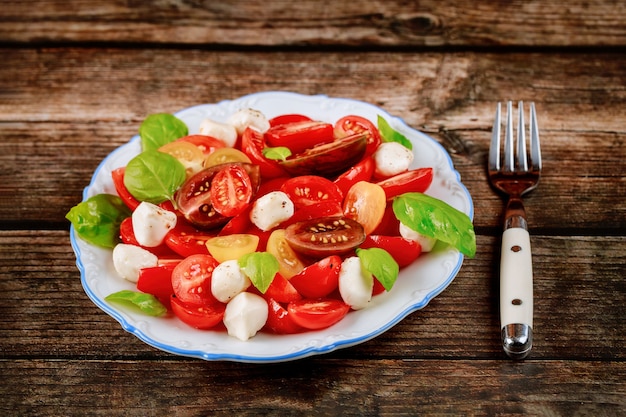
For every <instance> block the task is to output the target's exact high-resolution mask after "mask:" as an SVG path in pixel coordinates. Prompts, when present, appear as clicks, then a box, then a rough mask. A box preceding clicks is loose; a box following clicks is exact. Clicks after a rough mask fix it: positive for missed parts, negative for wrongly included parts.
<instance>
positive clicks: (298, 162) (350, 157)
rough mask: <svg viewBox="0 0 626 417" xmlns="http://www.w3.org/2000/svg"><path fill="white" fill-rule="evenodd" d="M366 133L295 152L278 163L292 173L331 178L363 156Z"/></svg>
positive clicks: (365, 145)
mask: <svg viewBox="0 0 626 417" xmlns="http://www.w3.org/2000/svg"><path fill="white" fill-rule="evenodd" d="M366 147H367V135H365V134H356V135H352V136H348V137H345V138H340V139H336V140H335V141H333V142H330V143H326V144H323V145H319V146H316V147H314V148H311V149H309V150H307V151H305V152H302V153H299V154H296V155H294V156H292V157H290V158H288V159H286V160H285V161H281V162H280V165H281V166H282V167H283V168H284V169H285V170H286V171H287V172H289V173H290V174H292V175H319V176H322V177H326V178H331V177H334V176H337V175H339V174H341V173H343V172H344V171H345V170H347V169H348V168H350V167H351V166H353V165H355V164H356V163H357V162H359V161H360V160H361V158H363V155H364V154H365V148H366Z"/></svg>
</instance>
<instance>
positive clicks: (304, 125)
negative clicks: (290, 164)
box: [265, 120, 335, 154]
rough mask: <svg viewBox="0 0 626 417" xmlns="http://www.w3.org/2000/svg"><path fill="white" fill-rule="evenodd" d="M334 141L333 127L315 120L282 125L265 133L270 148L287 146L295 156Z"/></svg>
mask: <svg viewBox="0 0 626 417" xmlns="http://www.w3.org/2000/svg"><path fill="white" fill-rule="evenodd" d="M333 140H335V138H334V136H333V125H331V124H329V123H325V122H318V121H315V120H305V121H300V122H292V123H287V124H280V125H276V126H274V127H270V128H269V130H268V131H267V132H265V141H266V142H267V144H268V145H269V146H273V147H278V146H285V147H287V148H289V149H290V150H291V152H292V153H294V154H295V153H300V152H304V151H305V150H307V149H311V148H313V147H315V146H317V145H322V144H324V143H329V142H332V141H333Z"/></svg>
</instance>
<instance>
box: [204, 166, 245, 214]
mask: <svg viewBox="0 0 626 417" xmlns="http://www.w3.org/2000/svg"><path fill="white" fill-rule="evenodd" d="M219 166H222V165H219ZM253 191H256V190H253V189H252V180H251V179H250V176H249V175H248V173H247V172H246V170H245V169H244V168H243V167H242V166H241V165H236V164H226V166H225V167H224V168H222V169H221V170H219V171H218V172H217V174H215V177H213V180H212V181H211V204H213V208H214V209H215V211H217V212H218V213H220V214H221V215H222V216H226V217H233V216H236V215H237V214H239V213H241V212H242V211H243V210H244V209H245V208H246V207H248V203H250V199H251V198H252V194H253Z"/></svg>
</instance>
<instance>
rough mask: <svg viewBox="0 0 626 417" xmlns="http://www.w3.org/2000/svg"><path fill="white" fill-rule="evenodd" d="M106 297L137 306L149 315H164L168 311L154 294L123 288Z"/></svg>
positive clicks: (110, 300)
mask: <svg viewBox="0 0 626 417" xmlns="http://www.w3.org/2000/svg"><path fill="white" fill-rule="evenodd" d="M104 299H105V300H106V301H109V302H112V303H119V304H123V305H126V306H133V307H137V308H138V309H139V310H140V311H141V312H143V313H145V314H147V315H149V316H162V315H164V314H165V313H167V308H166V307H165V306H164V305H163V304H161V302H160V301H159V300H158V299H157V298H156V297H155V296H154V295H152V294H147V293H143V292H138V291H131V290H122V291H118V292H115V293H113V294H109V295H107V296H106V297H104Z"/></svg>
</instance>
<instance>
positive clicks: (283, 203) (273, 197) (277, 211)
mask: <svg viewBox="0 0 626 417" xmlns="http://www.w3.org/2000/svg"><path fill="white" fill-rule="evenodd" d="M294 210H295V208H294V205H293V202H292V201H291V199H290V198H289V196H288V195H287V194H285V193H283V192H282V191H272V192H271V193H267V194H265V195H264V196H262V197H260V198H259V199H258V200H256V201H255V202H254V205H253V206H252V210H251V211H250V220H251V221H252V223H254V225H255V226H256V227H258V228H259V229H261V230H263V231H268V230H270V229H273V228H274V227H276V226H278V225H279V224H281V223H282V222H284V221H285V220H287V219H289V218H290V217H291V216H293V213H294Z"/></svg>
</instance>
